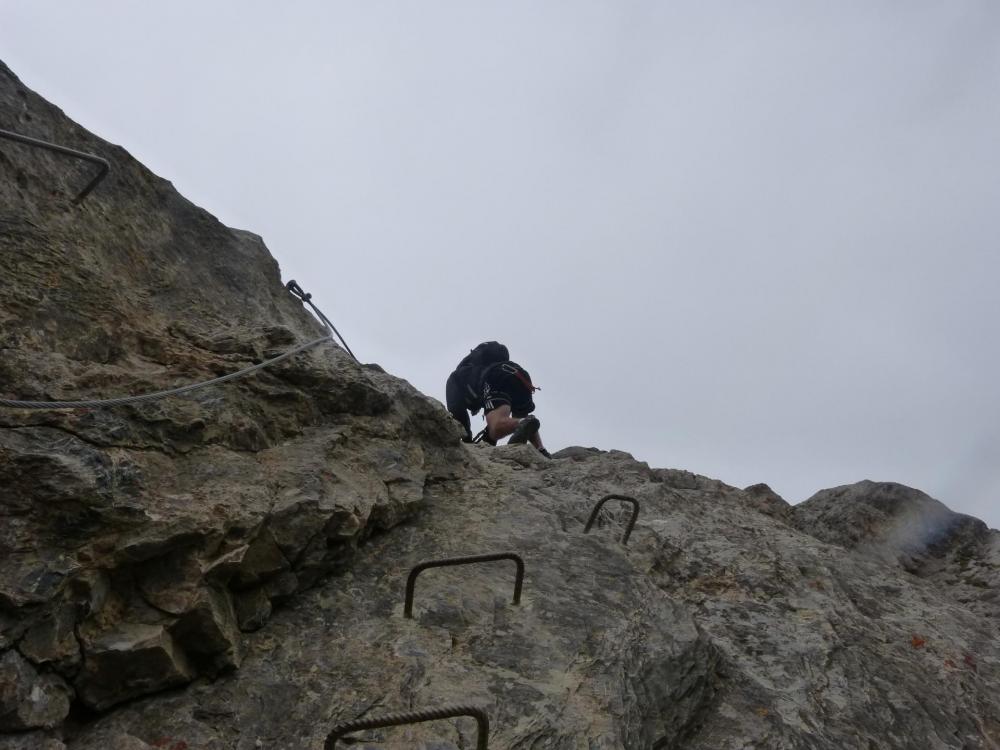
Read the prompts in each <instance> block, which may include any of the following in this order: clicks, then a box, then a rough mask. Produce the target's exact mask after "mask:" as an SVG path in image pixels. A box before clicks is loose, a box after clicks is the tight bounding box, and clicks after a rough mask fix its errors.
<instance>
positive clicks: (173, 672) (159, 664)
mask: <svg viewBox="0 0 1000 750" xmlns="http://www.w3.org/2000/svg"><path fill="white" fill-rule="evenodd" d="M84 653H85V659H84V663H83V668H82V669H81V671H80V674H79V676H78V677H77V680H76V689H77V692H78V693H79V695H80V699H81V700H82V701H83V702H84V703H85V704H86V705H87V706H88V707H90V708H92V709H95V710H98V711H102V710H104V709H106V708H108V707H110V706H113V705H115V704H116V703H121V702H122V701H125V700H128V699H129V698H134V697H136V696H138V695H145V694H147V693H153V692H156V691H158V690H164V689H165V688H169V687H175V686H177V685H181V684H183V683H185V682H188V681H190V680H191V678H192V677H193V675H194V672H193V670H192V668H191V666H190V665H189V664H188V660H187V658H186V656H185V655H184V654H183V653H182V652H180V651H179V650H178V649H177V647H176V646H175V644H174V641H173V639H172V638H171V637H170V635H169V634H168V633H167V631H166V630H165V629H164V628H163V627H161V626H155V625H138V624H129V625H121V626H120V627H119V628H118V629H117V630H115V631H112V632H108V633H104V634H103V635H102V636H101V637H100V638H99V639H97V640H93V641H90V642H85V643H84Z"/></svg>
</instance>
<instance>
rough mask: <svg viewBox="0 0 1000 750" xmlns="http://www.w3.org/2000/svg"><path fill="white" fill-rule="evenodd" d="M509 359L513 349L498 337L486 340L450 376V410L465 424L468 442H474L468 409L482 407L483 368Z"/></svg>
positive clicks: (447, 387) (448, 397)
mask: <svg viewBox="0 0 1000 750" xmlns="http://www.w3.org/2000/svg"><path fill="white" fill-rule="evenodd" d="M508 359H510V352H509V351H508V350H507V347H506V346H504V345H503V344H500V343H497V342H496V341H484V342H483V343H482V344H480V345H479V346H477V347H476V348H475V349H473V350H472V351H470V352H469V353H468V354H466V355H465V357H463V358H462V361H461V362H459V363H458V367H456V368H455V370H454V371H453V372H452V373H451V375H449V376H448V382H447V383H446V385H445V398H446V403H447V405H448V411H449V412H451V416H453V417H454V418H455V419H456V420H457V421H458V423H459V424H460V425H462V427H464V428H465V437H464V438H463V439H464V440H465V442H467V443H471V442H472V428H471V424H470V421H469V412H470V411H471V412H472V413H473V414H478V413H479V410H480V409H482V408H483V387H482V384H483V372H484V371H485V370H486V368H487V367H489V366H490V365H493V364H495V363H497V362H504V361H506V360H508Z"/></svg>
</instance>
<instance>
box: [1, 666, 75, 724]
mask: <svg viewBox="0 0 1000 750" xmlns="http://www.w3.org/2000/svg"><path fill="white" fill-rule="evenodd" d="M71 697H72V691H71V690H70V689H69V687H68V686H67V685H66V683H65V682H63V680H62V679H60V678H59V677H58V676H56V675H52V674H39V673H38V672H36V671H35V669H34V667H32V666H31V664H30V663H29V662H28V661H26V660H25V659H24V658H23V657H22V656H21V655H20V654H18V653H17V652H16V651H7V652H6V653H4V654H2V655H0V731H3V732H11V731H21V730H25V729H37V728H42V727H45V728H50V727H54V726H57V725H58V724H59V723H60V722H62V720H63V719H65V718H66V715H67V714H68V713H69V705H70V699H71Z"/></svg>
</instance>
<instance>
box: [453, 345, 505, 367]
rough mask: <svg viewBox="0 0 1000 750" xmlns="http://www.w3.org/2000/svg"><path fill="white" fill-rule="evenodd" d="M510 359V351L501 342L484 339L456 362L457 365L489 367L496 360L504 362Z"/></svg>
mask: <svg viewBox="0 0 1000 750" xmlns="http://www.w3.org/2000/svg"><path fill="white" fill-rule="evenodd" d="M508 359H510V352H509V351H507V347H506V346H504V345H503V344H499V343H497V342H496V341H484V342H483V343H481V344H480V345H479V346H477V347H476V348H475V349H473V350H472V351H471V352H469V353H468V354H466V355H465V357H464V359H462V361H461V362H459V363H458V366H459V367H470V366H471V367H480V368H482V367H489V366H490V365H492V364H496V363H497V362H506V361H507V360H508Z"/></svg>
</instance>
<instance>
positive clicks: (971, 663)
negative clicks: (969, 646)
mask: <svg viewBox="0 0 1000 750" xmlns="http://www.w3.org/2000/svg"><path fill="white" fill-rule="evenodd" d="M962 661H964V662H965V666H967V667H969V668H970V669H972V670H974V671H975V670H976V660H975V658H974V657H973V656H972V654H966V655H965V657H964V658H963V659H962Z"/></svg>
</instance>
